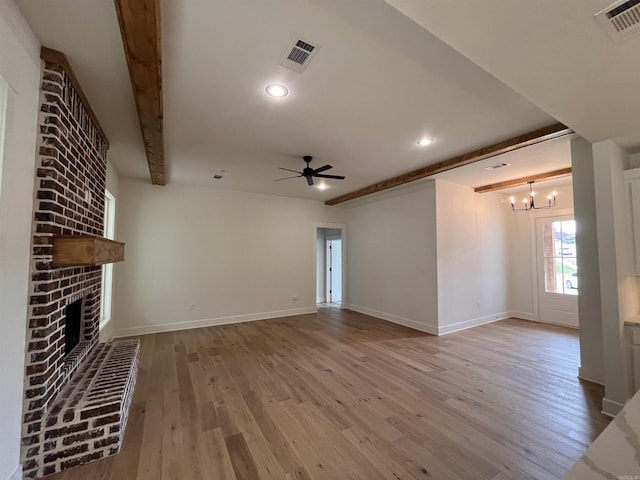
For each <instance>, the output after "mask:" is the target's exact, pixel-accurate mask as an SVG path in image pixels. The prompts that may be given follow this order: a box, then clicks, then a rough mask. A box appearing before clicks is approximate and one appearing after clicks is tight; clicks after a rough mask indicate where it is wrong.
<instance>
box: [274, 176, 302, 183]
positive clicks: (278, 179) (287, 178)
mask: <svg viewBox="0 0 640 480" xmlns="http://www.w3.org/2000/svg"><path fill="white" fill-rule="evenodd" d="M301 176H302V175H294V176H293V177H284V178H277V179H275V180H274V182H279V181H280V180H290V179H292V178H300V177H301Z"/></svg>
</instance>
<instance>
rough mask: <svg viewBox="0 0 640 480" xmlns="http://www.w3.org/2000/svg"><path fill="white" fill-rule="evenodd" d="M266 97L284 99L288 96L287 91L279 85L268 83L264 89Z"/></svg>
mask: <svg viewBox="0 0 640 480" xmlns="http://www.w3.org/2000/svg"><path fill="white" fill-rule="evenodd" d="M264 91H265V92H267V95H269V96H270V97H274V98H284V97H286V96H287V95H289V89H288V88H287V87H285V86H284V85H282V84H281V83H270V84H269V85H267V86H266V87H265V89H264Z"/></svg>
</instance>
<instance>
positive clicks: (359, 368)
mask: <svg viewBox="0 0 640 480" xmlns="http://www.w3.org/2000/svg"><path fill="white" fill-rule="evenodd" d="M140 339H141V346H142V350H141V363H140V371H139V376H138V383H137V386H136V390H135V394H134V398H133V403H132V407H131V408H132V410H131V414H130V417H129V424H128V425H127V431H126V435H125V442H124V446H123V449H122V451H121V453H120V454H119V455H117V456H114V457H111V458H108V459H106V460H101V461H98V462H94V463H91V464H88V465H85V466H82V467H78V468H75V469H72V470H68V471H66V472H64V473H62V474H58V475H54V476H51V477H48V478H50V479H51V480H87V479H90V480H96V479H102V480H107V479H112V480H174V479H175V480H208V479H220V480H283V479H284V480H294V479H295V480H305V479H310V480H311V479H318V480H324V479H326V480H341V479H361V480H373V479H394V480H400V479H402V480H404V479H407V480H408V479H425V478H434V479H446V480H454V479H474V480H479V479H486V480H505V479H517V480H523V479H535V480H550V479H556V478H561V477H562V476H563V475H564V474H565V473H566V472H567V471H568V469H569V468H570V466H571V465H572V464H573V463H574V462H575V460H577V459H578V457H579V456H580V455H581V454H582V453H583V452H584V451H585V450H586V449H587V447H588V446H589V445H590V444H591V442H592V441H593V440H594V439H595V437H596V436H597V435H598V434H599V433H600V432H601V431H602V430H603V429H604V428H605V426H606V425H607V423H608V421H609V419H608V418H607V417H605V416H604V415H602V414H601V413H600V409H601V401H600V399H601V397H602V396H603V389H602V387H600V386H598V385H595V384H591V383H589V382H581V381H579V380H578V379H577V378H576V372H577V364H578V358H579V345H578V336H577V332H576V331H574V330H571V329H567V328H563V327H556V326H551V325H544V324H537V323H532V322H527V321H523V320H517V319H509V320H503V321H500V322H496V323H493V324H489V325H484V326H480V327H476V328H473V329H470V330H465V331H462V332H458V333H453V334H450V335H446V336H443V337H434V336H431V335H427V334H425V333H421V332H417V331H415V330H410V329H408V328H404V327H401V326H398V325H394V324H392V323H388V322H384V321H382V320H378V319H375V318H372V317H368V316H366V315H361V314H359V313H355V312H350V311H341V310H339V309H337V308H335V307H334V308H331V307H327V308H321V309H319V311H318V313H317V314H312V315H302V316H297V317H288V318H281V319H272V320H264V321H258V322H250V323H244V324H236V325H225V326H219V327H211V328H203V329H197V330H185V331H180V332H170V333H160V334H154V335H147V336H143V337H140Z"/></svg>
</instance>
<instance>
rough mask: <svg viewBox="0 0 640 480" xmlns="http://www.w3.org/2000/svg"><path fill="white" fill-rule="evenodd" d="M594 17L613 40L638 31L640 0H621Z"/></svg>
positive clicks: (626, 36)
mask: <svg viewBox="0 0 640 480" xmlns="http://www.w3.org/2000/svg"><path fill="white" fill-rule="evenodd" d="M595 17H596V18H597V19H598V21H599V22H600V24H601V25H602V26H603V27H604V29H605V30H606V31H607V33H608V34H609V36H610V37H611V38H612V39H613V41H614V42H620V41H622V40H623V39H625V38H629V37H632V36H634V35H637V34H638V33H640V0H621V1H618V2H616V3H614V4H613V5H611V6H610V7H608V8H605V9H604V10H602V11H601V12H598V13H596V15H595Z"/></svg>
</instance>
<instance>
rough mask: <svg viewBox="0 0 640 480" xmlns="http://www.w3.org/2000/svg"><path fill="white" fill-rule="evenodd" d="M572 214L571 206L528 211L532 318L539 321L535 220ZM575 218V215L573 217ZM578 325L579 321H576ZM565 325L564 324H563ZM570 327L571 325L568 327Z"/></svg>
mask: <svg viewBox="0 0 640 480" xmlns="http://www.w3.org/2000/svg"><path fill="white" fill-rule="evenodd" d="M569 215H570V216H574V213H573V208H559V209H557V210H554V209H549V210H535V211H533V212H529V234H530V236H529V246H530V247H531V248H530V251H531V290H532V291H531V298H532V300H533V305H532V306H533V315H534V320H536V321H538V322H541V321H542V320H540V307H539V303H538V302H539V301H540V298H539V295H538V270H539V268H538V249H537V245H538V243H537V242H538V233H537V229H536V220H537V219H539V218H549V217H563V216H569ZM574 218H575V217H574ZM545 323H546V322H545ZM578 325H579V323H578ZM563 326H565V327H566V325H563ZM569 328H572V327H569Z"/></svg>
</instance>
